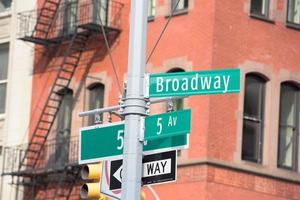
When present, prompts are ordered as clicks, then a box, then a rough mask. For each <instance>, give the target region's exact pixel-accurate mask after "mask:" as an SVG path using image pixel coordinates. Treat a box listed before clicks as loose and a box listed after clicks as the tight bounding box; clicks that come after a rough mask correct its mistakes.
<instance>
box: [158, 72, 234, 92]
mask: <svg viewBox="0 0 300 200" xmlns="http://www.w3.org/2000/svg"><path fill="white" fill-rule="evenodd" d="M229 81H230V76H228V75H223V76H199V75H198V74H195V75H194V76H193V77H192V78H190V79H188V78H174V77H172V78H163V77H157V78H156V92H158V93H159V92H169V91H172V92H178V91H179V90H181V91H188V90H192V91H196V90H211V89H214V90H222V92H223V93H226V92H228V87H229Z"/></svg>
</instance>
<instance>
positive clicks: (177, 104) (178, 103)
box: [167, 68, 184, 156]
mask: <svg viewBox="0 0 300 200" xmlns="http://www.w3.org/2000/svg"><path fill="white" fill-rule="evenodd" d="M176 72H184V70H183V69H181V68H173V69H171V70H169V71H168V72H167V73H176ZM172 105H173V110H174V111H176V110H182V109H183V108H184V101H183V99H175V100H172ZM168 106H169V105H167V107H168ZM177 156H181V150H178V151H177Z"/></svg>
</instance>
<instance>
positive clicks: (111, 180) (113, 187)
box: [101, 151, 177, 197]
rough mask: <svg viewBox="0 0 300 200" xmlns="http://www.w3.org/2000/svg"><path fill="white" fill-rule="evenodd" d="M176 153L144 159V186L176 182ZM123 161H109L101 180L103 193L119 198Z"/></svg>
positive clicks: (158, 154)
mask: <svg viewBox="0 0 300 200" xmlns="http://www.w3.org/2000/svg"><path fill="white" fill-rule="evenodd" d="M176 158H177V156H176V151H168V152H163V153H157V154H151V155H146V156H144V158H143V175H142V183H143V185H152V184H161V183H166V182H172V181H175V180H176V166H177V162H176ZM122 163H123V160H114V161H107V162H105V164H104V167H103V171H102V174H103V176H102V179H101V193H103V194H107V195H109V196H114V197H119V195H120V190H121V182H122V170H123V165H122Z"/></svg>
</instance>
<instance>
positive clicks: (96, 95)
mask: <svg viewBox="0 0 300 200" xmlns="http://www.w3.org/2000/svg"><path fill="white" fill-rule="evenodd" d="M88 89H89V110H93V109H96V108H103V105H104V85H103V84H101V83H97V84H93V85H91V86H90V87H89V88H88ZM97 120H99V121H101V122H102V121H103V115H102V114H101V115H100V118H99V119H97ZM88 123H89V125H93V124H95V116H94V115H90V116H89V121H88Z"/></svg>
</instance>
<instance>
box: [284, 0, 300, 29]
mask: <svg viewBox="0 0 300 200" xmlns="http://www.w3.org/2000/svg"><path fill="white" fill-rule="evenodd" d="M291 1H292V0H288V1H287V8H286V26H287V27H290V28H295V29H300V22H299V24H297V23H295V22H294V21H290V20H289V18H290V17H289V15H290V5H291ZM294 1H295V0H294Z"/></svg>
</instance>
